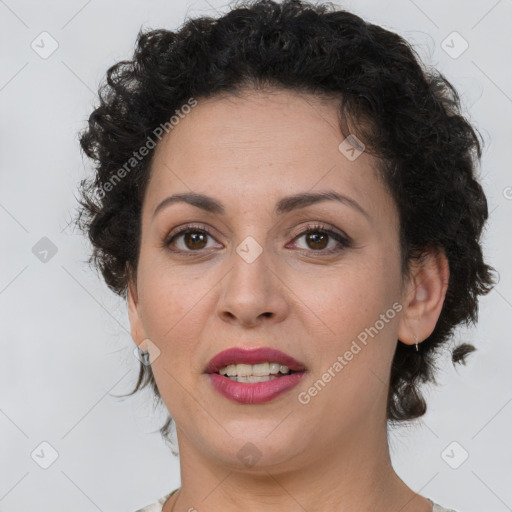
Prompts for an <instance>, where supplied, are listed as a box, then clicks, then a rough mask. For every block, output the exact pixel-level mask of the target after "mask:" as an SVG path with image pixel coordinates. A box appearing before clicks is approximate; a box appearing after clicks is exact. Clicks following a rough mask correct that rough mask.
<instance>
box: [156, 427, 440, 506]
mask: <svg viewBox="0 0 512 512" xmlns="http://www.w3.org/2000/svg"><path fill="white" fill-rule="evenodd" d="M177 432H178V443H179V447H180V466H181V483H182V485H181V488H180V491H179V492H178V493H176V494H175V495H174V496H172V497H171V498H170V499H169V500H168V502H167V503H166V504H165V506H164V512H171V510H174V511H175V512H181V511H194V510H208V511H209V512H217V511H222V512H235V511H237V512H238V511H239V510H240V509H243V510H244V512H278V511H282V510H293V511H295V510H297V511H301V512H303V511H304V510H307V511H308V512H326V511H328V510H336V512H349V511H353V510H360V511H370V510H400V512H431V511H432V504H431V503H430V501H428V500H427V499H426V498H424V497H422V496H420V495H418V494H416V493H414V492H413V491H412V490H411V489H409V487H407V485H406V484H405V483H404V482H403V481H402V480H401V479H400V478H399V477H398V475H397V474H396V473H395V471H394V469H393V467H392V465H391V460H390V457H389V449H388V443H387V430H386V424H385V422H384V428H383V429H381V430H380V435H377V436H375V435H374V436H373V437H372V436H370V435H369V432H367V431H365V429H364V428H363V429H361V428H360V427H358V429H357V431H353V432H350V433H344V434H343V438H339V439H338V440H337V442H335V443H333V442H332V441H331V442H330V443H328V446H322V443H321V442H318V443H317V444H318V449H315V450H312V452H313V453H315V454H318V455H317V456H314V455H313V454H312V453H310V454H309V455H308V456H307V457H306V455H304V456H303V457H302V460H292V461H287V462H286V463H282V464H273V465H271V466H270V465H267V466H265V465H263V464H257V465H255V466H253V467H251V468H242V469H241V468H240V467H239V463H238V464H237V461H233V462H232V463H229V462H228V463H226V461H221V462H219V460H218V459H212V458H208V457H205V455H204V451H199V450H196V449H195V448H194V445H193V444H191V443H190V441H189V439H187V437H186V436H184V435H183V433H182V432H180V430H179V429H178V430H177ZM300 458H301V457H297V458H296V459H300ZM261 462H263V461H261ZM256 468H257V469H256Z"/></svg>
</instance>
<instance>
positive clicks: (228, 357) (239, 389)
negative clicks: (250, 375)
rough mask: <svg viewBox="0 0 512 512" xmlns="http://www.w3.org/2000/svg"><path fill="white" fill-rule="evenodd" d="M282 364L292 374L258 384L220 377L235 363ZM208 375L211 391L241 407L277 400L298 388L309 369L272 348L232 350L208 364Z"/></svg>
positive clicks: (226, 351)
mask: <svg viewBox="0 0 512 512" xmlns="http://www.w3.org/2000/svg"><path fill="white" fill-rule="evenodd" d="M266 362H270V363H279V364H280V365H284V366H287V367H288V369H289V370H290V371H291V373H289V374H287V375H283V376H281V377H274V378H273V379H272V380H268V381H266V382H257V383H242V382H234V381H232V380H230V379H229V378H228V377H226V376H223V375H220V374H219V373H218V372H219V370H220V369H221V368H223V367H225V366H228V365H232V364H237V365H238V364H250V365H253V364H259V363H266ZM205 373H206V374H207V377H208V379H209V381H210V384H211V386H212V388H213V389H214V390H215V391H216V392H217V393H219V394H220V395H221V396H223V397H224V398H227V399H228V400H231V401H233V402H237V403H239V404H261V403H264V402H269V401H271V400H274V399H275V398H277V397H278V396H280V395H283V394H284V393H286V392H287V391H290V390H291V389H292V388H294V387H295V386H297V385H298V384H299V383H300V381H301V380H302V379H303V378H304V376H305V375H306V367H305V366H304V364H303V363H301V362H300V361H297V360H296V359H294V358H293V357H292V356H289V355H288V354H285V353H284V352H281V351H280V350H276V349H272V348H255V349H250V350H249V349H242V348H230V349H228V350H224V351H223V352H220V353H219V354H217V355H216V356H215V357H213V358H212V359H211V360H210V362H209V363H208V365H207V367H206V369H205Z"/></svg>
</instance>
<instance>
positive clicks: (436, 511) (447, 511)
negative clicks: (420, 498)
mask: <svg viewBox="0 0 512 512" xmlns="http://www.w3.org/2000/svg"><path fill="white" fill-rule="evenodd" d="M428 500H429V501H430V502H431V503H432V505H433V508H432V512H457V511H456V510H453V509H452V508H444V507H442V506H441V505H438V504H437V503H435V502H433V501H432V500H431V499H429V498H428Z"/></svg>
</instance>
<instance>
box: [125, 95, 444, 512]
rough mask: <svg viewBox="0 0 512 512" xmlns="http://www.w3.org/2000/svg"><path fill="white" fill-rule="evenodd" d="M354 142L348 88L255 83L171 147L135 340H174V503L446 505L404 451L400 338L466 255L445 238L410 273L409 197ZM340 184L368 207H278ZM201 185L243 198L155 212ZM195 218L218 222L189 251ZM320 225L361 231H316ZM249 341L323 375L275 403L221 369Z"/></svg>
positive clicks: (144, 238) (158, 365) (153, 199)
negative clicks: (392, 451)
mask: <svg viewBox="0 0 512 512" xmlns="http://www.w3.org/2000/svg"><path fill="white" fill-rule="evenodd" d="M343 139H344V136H343V135H342V134H341V131H340V129H339V127H338V120H337V108H336V103H335V101H334V100H333V99H332V98H323V99H322V98H319V97H316V96H312V95H306V94H299V93H295V92H290V91H285V90H272V91H270V90H269V91H265V92H263V91H254V90H245V91H244V92H243V94H241V95H240V96H237V97H235V96H216V97H213V98H210V99H202V98H200V99H198V105H197V106H196V107H194V108H192V110H191V112H190V113H189V114H187V115H186V116H185V117H184V118H183V119H181V120H180V122H179V124H178V125H176V126H175V127H174V128H173V129H172V130H171V131H170V132H169V134H168V135H167V136H166V137H165V138H164V139H162V141H161V142H160V143H159V145H158V146H157V148H156V150H155V151H156V153H155V155H154V160H153V163H152V169H151V179H150V182H149V185H148V188H147V190H146V195H145V198H144V203H143V211H142V234H141V247H140V258H139V262H138V267H137V277H136V279H133V280H132V281H131V282H130V285H129V290H128V311H129V317H130V325H131V333H132V337H133V339H134V341H135V342H136V343H137V344H138V345H140V346H141V348H143V349H148V350H149V351H150V354H151V353H153V355H157V357H156V358H155V359H154V361H153V362H152V369H153V372H154V376H155V379H156V382H157V385H158V388H159V390H160V393H161V396H162V399H163V401H164V403H165V405H166V407H167V408H168V410H169V412H170V414H171V416H172V417H173V419H174V421H175V423H176V428H177V438H178V444H179V449H180V465H181V483H182V486H181V489H180V491H179V492H178V493H177V494H175V495H174V496H173V497H171V498H170V499H169V500H168V501H167V502H166V503H165V506H164V512H170V511H171V510H173V509H174V510H175V511H186V510H191V509H196V510H198V511H201V510H208V511H210V512H215V511H221V510H222V511H223V512H230V511H235V510H236V511H239V510H240V509H243V510H244V511H246V512H252V511H254V512H255V511H258V512H261V511H265V512H271V511H282V510H287V511H301V512H303V511H304V510H307V511H308V512H316V511H322V512H325V511H326V510H336V511H337V512H348V511H353V510H361V511H363V510H387V511H397V512H430V511H431V509H432V506H431V503H430V502H429V501H428V500H427V499H426V498H425V497H423V496H420V495H418V494H416V493H415V492H414V491H413V490H411V489H410V488H409V487H408V486H407V485H406V484H405V483H404V482H403V481H402V480H401V479H400V478H399V477H398V475H396V473H395V471H394V469H393V467H392V465H391V461H390V456H389V450H388V444H387V431H386V399H387V391H388V387H389V374H390V366H391V362H392V358H393V354H394V351H395V348H396V344H397V340H400V342H403V343H406V344H414V343H416V341H415V339H414V336H415V335H416V336H417V338H418V342H421V341H422V340H424V339H425V338H426V337H428V336H429V335H430V334H431V333H432V331H433V330H434V327H435V324H436V322H437V319H438V317H439V314H440V312H441V308H442V304H443V300H444V297H445V293H446V288H447V283H448V264H447V261H446V257H445V256H444V254H442V253H441V254H435V253H430V254H429V255H428V257H427V258H426V259H425V260H424V261H423V263H422V264H421V265H419V264H417V265H414V266H413V267H412V272H411V275H410V277H409V278H407V279H404V280H403V279H402V277H403V276H402V274H401V271H400V253H399V238H398V227H399V224H398V213H397V210H396V207H395V204H394V202H393V200H392V198H391V196H390V194H389V192H388V190H387V189H386V187H385V186H384V184H383V182H382V181H381V180H380V179H379V177H378V176H377V174H376V172H375V168H376V165H377V162H376V160H375V159H374V157H372V156H371V155H369V154H368V153H366V152H363V153H362V154H361V155H360V156H359V157H358V158H356V159H355V160H353V161H350V160H349V159H348V158H346V156H345V155H343V154H342V153H341V152H340V151H339V149H338V145H339V144H340V142H341V141H342V140H343ZM326 190H334V191H336V192H338V193H339V194H343V195H345V196H348V197H350V198H351V199H353V200H354V201H357V203H358V204H359V205H360V207H361V208H362V209H363V210H364V211H365V212H366V215H365V214H363V213H361V212H360V211H359V210H357V209H356V208H353V207H351V206H349V205H347V204H342V203H340V202H337V201H323V202H320V203H316V204H312V205H309V206H307V207H303V208H301V209H299V210H296V211H292V212H289V213H286V214H283V215H279V216H278V215H275V214H274V212H273V209H274V206H275V204H276V202H277V201H278V200H279V199H281V198H282V197H284V196H287V195H290V194H294V193H299V192H319V191H326ZM187 192H196V193H202V194H206V195H209V196H211V197H213V198H215V199H217V200H218V201H220V202H222V203H223V205H224V207H225V213H224V214H222V215H221V214H213V213H209V212H206V211H204V210H202V209H200V208H198V207H195V206H192V205H189V204H186V203H174V204H172V205H169V206H167V207H165V208H162V209H161V210H160V211H159V212H158V213H157V214H156V215H155V216H154V217H153V212H154V210H155V208H156V207H157V205H158V204H159V203H160V202H161V201H163V200H164V199H165V198H166V197H168V196H170V195H171V194H175V193H187ZM190 223H194V224H196V223H201V224H203V225H205V226H206V227H207V228H208V229H209V230H210V232H211V235H204V236H205V237H206V238H201V237H200V234H201V232H199V233H198V234H196V235H195V236H196V238H195V239H194V238H192V239H191V238H190V237H189V238H187V237H186V236H183V235H182V236H180V237H178V238H177V239H175V240H174V241H173V243H172V247H173V248H174V249H175V250H180V249H181V251H182V255H179V254H178V253H176V252H174V253H173V252H171V251H170V250H169V248H165V247H164V242H165V240H166V239H167V237H168V235H169V234H171V233H172V232H173V231H174V230H175V229H176V228H177V227H180V226H183V225H185V224H190ZM317 223H318V224H320V225H321V226H322V227H325V228H329V227H330V226H332V227H334V228H335V230H336V231H339V232H340V233H341V234H344V235H346V236H348V237H349V238H350V239H351V241H352V244H351V245H350V246H348V247H345V246H343V245H340V244H339V243H338V242H337V241H336V240H335V239H333V238H332V237H328V238H327V239H326V240H324V241H323V242H322V240H321V241H320V243H319V242H318V240H316V239H315V238H311V237H308V235H304V234H302V235H301V233H303V232H304V230H305V229H306V227H308V225H311V224H317ZM329 225H330V226H329ZM196 233H197V230H196ZM198 235H199V239H198V238H197V237H198ZM248 236H250V237H253V238H254V239H255V240H256V241H257V242H258V244H259V245H260V246H261V249H262V253H261V254H260V255H259V257H258V258H256V259H255V260H254V261H253V262H252V263H248V262H247V261H246V260H245V259H243V258H242V257H241V256H239V254H238V253H237V252H236V248H237V246H238V245H239V244H240V243H241V242H242V241H243V240H244V239H245V238H246V237H248ZM315 243H316V245H315ZM322 243H323V244H324V245H322ZM330 248H334V249H336V248H339V249H340V250H339V252H335V253H332V254H327V252H328V250H329V249H330ZM185 251H188V253H187V254H191V256H189V257H187V255H183V252H185ZM393 303H399V304H400V305H401V306H402V308H401V311H399V312H398V313H397V314H396V315H395V316H394V318H393V319H391V320H389V321H388V322H387V323H386V324H385V326H384V328H382V329H381V330H380V331H379V332H378V334H377V335H376V336H374V337H373V338H371V337H370V338H369V341H368V344H367V345H366V346H363V348H362V350H361V351H360V352H358V353H357V355H355V356H354V357H353V359H352V360H351V361H350V362H348V364H347V365H346V366H344V368H343V370H342V371H341V372H339V373H338V374H336V377H335V378H333V379H332V380H331V381H330V382H329V383H328V384H327V385H326V386H325V387H324V388H323V389H322V391H321V392H320V393H318V394H317V395H316V396H315V397H313V398H312V399H311V401H310V402H309V403H308V404H306V405H304V404H301V403H300V402H299V401H298V398H297V396H298V394H299V393H300V392H303V391H307V389H308V388H309V387H310V386H311V385H312V384H313V383H314V382H315V381H316V380H317V379H319V378H320V377H321V376H322V374H323V373H324V372H325V371H326V370H327V369H328V368H329V367H332V365H333V363H334V362H335V361H336V360H337V357H338V356H339V355H343V354H344V353H345V352H346V351H347V350H348V349H349V348H350V346H351V343H352V341H353V340H356V339H357V335H358V334H359V333H361V332H362V331H364V330H365V328H368V327H370V326H374V325H375V322H376V321H377V320H378V319H379V318H381V317H380V315H381V314H385V313H386V311H387V310H389V309H390V308H392V305H393ZM148 340H149V341H148ZM233 346H239V347H261V346H267V347H272V348H277V349H279V350H281V351H283V352H285V353H288V354H290V355H292V356H293V357H295V358H296V359H298V360H299V361H301V362H303V363H304V364H305V366H306V367H307V375H306V377H305V378H304V379H303V380H302V381H301V383H299V385H298V386H296V387H295V388H294V389H292V390H291V391H288V392H286V393H284V394H282V395H280V396H279V397H278V398H276V399H274V400H272V401H270V402H267V403H264V404H254V405H247V404H238V403H235V402H232V401H230V400H228V399H226V398H224V397H223V396H221V395H220V394H218V393H217V392H216V391H215V390H214V389H213V387H212V386H211V384H210V383H209V379H208V377H207V376H206V375H205V374H204V369H205V366H206V365H207V363H208V362H209V360H210V359H211V358H212V357H213V356H214V355H216V354H217V353H218V352H220V351H222V350H224V349H226V348H229V347H233ZM156 348H157V349H158V350H159V351H160V353H159V354H157V351H156ZM248 442H250V443H252V444H253V445H255V446H256V448H257V450H258V452H259V454H260V455H261V457H260V459H259V460H258V462H257V463H256V464H255V465H253V466H250V467H249V466H247V465H246V464H244V463H243V461H241V460H240V459H239V458H238V457H237V453H238V451H239V450H240V449H242V448H243V447H244V446H245V445H246V443H248Z"/></svg>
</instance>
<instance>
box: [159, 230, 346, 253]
mask: <svg viewBox="0 0 512 512" xmlns="http://www.w3.org/2000/svg"><path fill="white" fill-rule="evenodd" d="M198 232H200V233H206V234H207V235H208V236H210V237H212V238H213V235H212V234H211V233H210V231H209V230H208V228H206V226H204V225H187V226H183V227H182V228H180V229H179V230H178V231H176V232H175V233H172V235H169V236H168V237H167V238H166V239H165V241H164V243H163V244H162V246H163V247H164V248H167V249H168V250H169V251H171V252H172V253H175V254H176V253H181V254H183V255H186V256H195V255H197V253H199V252H201V251H203V250H204V249H198V250H186V251H184V250H182V249H177V250H176V249H171V248H170V245H171V243H172V242H173V241H174V240H175V239H176V238H178V237H179V236H180V235H184V234H187V233H198ZM310 233H321V234H323V235H328V236H329V237H331V238H333V239H334V240H336V241H337V242H338V243H339V244H341V246H342V247H341V248H340V247H338V248H335V249H318V250H315V249H298V250H299V251H302V252H308V253H315V252H316V253H320V255H332V254H336V253H338V252H341V251H342V250H343V249H347V248H349V247H351V246H352V242H351V240H350V239H349V238H348V237H345V236H343V235H341V234H340V233H338V232H336V231H333V230H331V229H328V228H325V227H323V226H321V225H319V224H313V225H309V226H306V228H305V230H304V231H301V232H300V233H299V234H297V235H296V236H295V237H294V238H293V240H297V239H299V238H301V237H302V236H304V235H308V234H310Z"/></svg>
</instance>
